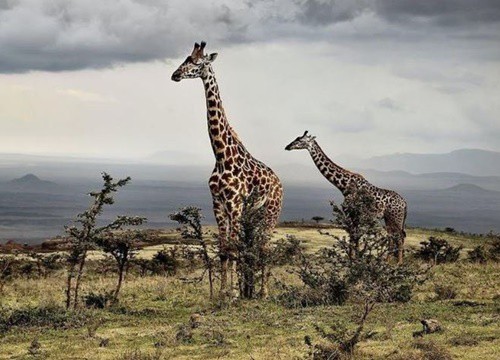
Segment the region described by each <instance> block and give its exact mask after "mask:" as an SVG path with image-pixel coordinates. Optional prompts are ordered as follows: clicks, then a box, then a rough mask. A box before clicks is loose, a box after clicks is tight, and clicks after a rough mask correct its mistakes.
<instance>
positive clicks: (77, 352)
mask: <svg viewBox="0 0 500 360" xmlns="http://www.w3.org/2000/svg"><path fill="white" fill-rule="evenodd" d="M181 210H182V209H181ZM309 225H310V224H309ZM309 225H308V226H309ZM323 225H324V224H321V225H318V228H320V229H321V233H319V232H318V231H317V230H316V229H313V228H311V227H304V228H301V227H291V228H279V229H278V234H274V236H273V238H272V239H271V240H270V243H269V244H270V247H269V250H270V252H269V254H268V256H269V258H268V259H269V261H270V264H271V266H272V267H273V272H272V273H273V275H272V278H271V281H270V283H269V290H270V299H268V300H260V299H259V300H256V299H254V300H240V301H238V302H237V303H235V304H233V305H232V306H225V307H220V306H219V304H218V303H217V302H213V301H209V297H210V284H209V279H208V277H207V276H206V275H207V273H206V266H205V263H204V260H203V256H202V254H203V249H202V246H201V244H200V242H199V241H197V240H193V238H190V239H188V238H187V237H186V238H184V239H180V238H179V236H178V235H177V237H175V234H173V235H172V237H171V238H169V242H170V244H168V245H154V246H148V247H146V248H142V249H137V250H134V251H133V252H135V253H136V255H135V256H133V257H132V258H131V259H130V258H129V259H130V261H129V265H128V266H125V268H127V267H128V271H127V270H126V271H125V272H126V273H127V275H126V281H125V282H123V283H122V286H121V290H120V302H119V303H114V301H113V299H114V292H115V291H116V285H117V277H118V274H119V269H118V267H117V262H116V260H115V259H114V258H113V257H111V256H108V257H104V256H103V255H104V253H103V252H102V251H96V250H91V251H89V253H88V254H87V261H86V273H85V277H86V279H88V280H86V281H84V282H82V283H81V291H80V292H81V293H82V294H83V296H82V297H81V298H82V299H83V300H82V301H81V303H82V304H81V305H82V306H79V307H77V308H76V309H73V307H71V308H70V309H68V310H66V309H65V307H63V306H60V305H58V304H63V302H64V297H65V294H64V293H63V291H61V289H63V288H65V272H64V271H63V269H59V268H58V266H60V265H58V264H60V263H59V262H58V261H56V262H55V264H56V265H55V268H54V269H50V270H47V271H45V270H42V271H40V270H39V266H38V261H41V259H40V260H38V259H37V255H36V256H34V255H33V254H31V255H28V254H27V253H20V254H18V255H12V254H11V255H3V256H1V257H0V260H1V261H0V263H1V264H4V262H3V261H5V257H7V258H9V259H10V260H11V261H12V260H13V261H12V262H10V264H11V266H10V269H11V271H10V273H9V274H10V275H8V276H7V277H6V281H5V282H4V289H3V293H2V294H1V295H0V348H1V349H2V351H0V359H2V358H6V359H7V358H24V357H29V358H50V359H56V360H59V359H60V360H62V359H66V358H94V357H95V356H99V358H100V359H104V360H106V359H171V358H175V359H218V358H219V359H226V358H227V359H241V358H243V359H244V358H252V359H269V358H287V359H288V358H290V359H293V358H297V359H300V358H314V359H322V358H324V359H327V358H329V359H332V358H334V357H332V356H337V355H338V356H339V358H342V359H344V358H345V357H346V356H347V355H348V354H346V349H348V348H349V346H351V345H350V344H354V346H353V348H354V349H356V351H355V354H354V355H353V356H351V358H353V359H358V358H359V359H368V358H370V359H374V360H382V359H392V360H403V359H405V360H412V359H415V360H424V359H450V358H453V359H459V360H475V359H496V354H497V353H498V351H499V350H500V333H499V332H498V327H497V325H496V324H497V320H498V316H497V314H498V308H499V305H498V304H499V301H498V298H499V297H498V291H499V290H498V289H499V288H500V280H499V279H498V276H497V275H496V274H497V273H498V271H499V270H500V269H499V264H498V263H497V262H496V261H494V260H493V259H491V258H490V259H489V260H488V261H486V262H485V263H482V262H470V261H469V259H465V258H464V259H459V260H457V261H455V262H438V263H437V264H435V265H434V266H432V268H431V269H430V271H429V273H428V276H427V277H428V280H427V281H426V282H424V283H417V284H416V285H414V284H412V282H411V281H410V283H408V284H405V282H404V281H403V283H401V282H399V280H397V281H395V282H392V281H391V282H389V283H390V284H392V285H391V286H389V288H387V287H386V286H387V285H388V284H386V283H385V282H384V281H381V280H382V279H394V277H393V275H394V276H396V275H397V274H398V272H396V274H394V273H393V272H392V270H391V271H389V270H388V269H389V268H391V267H393V266H395V267H397V266H396V265H395V264H393V263H392V262H390V263H387V262H386V261H383V262H378V260H376V259H377V256H373V257H368V258H365V255H369V254H370V252H371V254H378V250H377V249H379V247H381V249H383V248H384V247H385V245H383V242H382V238H380V239H379V240H380V242H379V241H378V240H377V238H376V237H375V238H374V239H375V241H373V242H372V243H371V245H370V246H369V247H367V248H366V249H365V247H364V239H363V237H361V238H360V241H359V242H358V245H359V249H358V250H357V251H356V249H352V251H351V254H352V259H351V260H349V261H350V263H351V265H355V266H354V268H353V269H352V270H349V267H348V266H347V265H346V266H344V267H341V268H339V267H338V266H339V265H335V264H334V262H336V261H338V260H339V259H343V260H342V261H344V262H345V263H346V264H348V263H349V261H348V260H347V259H349V257H348V256H347V255H346V254H348V253H349V249H350V248H351V247H352V245H353V243H352V242H350V241H349V237H348V235H346V232H344V231H343V230H341V229H339V228H336V227H330V228H325V227H324V226H323ZM212 229H213V228H212V227H208V229H206V230H203V236H204V239H206V241H207V249H208V251H207V253H208V255H209V256H211V257H212V258H214V259H218V258H217V255H216V252H215V251H214V250H213V249H212V248H211V241H210V240H211V235H210V231H211V230H212ZM119 233H120V232H116V233H115V234H116V235H118V234H119ZM327 233H328V234H329V235H328V234H327ZM207 234H208V235H207ZM208 236H210V238H208ZM431 236H433V237H437V238H443V239H445V240H446V241H447V242H448V244H449V245H450V246H452V247H454V248H456V247H463V248H464V249H466V251H470V250H472V249H474V247H476V246H477V245H478V241H483V240H484V241H485V248H484V250H485V252H486V254H487V255H488V256H490V255H489V254H491V251H492V249H493V248H494V239H495V238H494V236H489V237H484V238H483V237H481V238H479V237H475V236H471V235H466V234H460V233H453V234H451V233H445V232H444V231H441V232H439V231H428V230H423V229H409V230H408V237H407V246H409V247H412V246H417V245H418V244H419V242H421V241H422V239H426V238H429V237H431ZM160 237H161V236H160ZM339 239H340V241H339ZM367 239H368V238H367ZM333 244H335V246H333ZM339 244H341V245H339ZM372 247H373V248H372ZM370 248H371V250H369V249H370ZM321 249H323V250H321ZM325 249H326V250H325ZM16 251H17V252H19V251H18V250H16ZM464 252H465V251H464ZM56 254H61V253H52V254H50V253H49V254H43V255H44V256H52V255H56ZM342 254H343V256H340V255H342ZM362 259H364V260H362ZM334 260H335V261H334ZM427 263H428V260H422V259H420V258H418V257H414V258H413V259H411V261H408V262H407V264H405V266H416V267H423V268H425V267H427V266H428V265H427ZM29 264H31V266H29ZM379 265H380V266H382V268H383V269H385V270H383V271H382V270H380V271H378V270H377V271H375V270H374V269H377V266H379ZM42 266H43V265H42ZM307 266H309V268H308V269H307V268H306V267H307ZM385 266H387V267H388V268H387V269H386V268H385ZM314 269H316V270H317V271H318V272H316V273H315V272H314V271H313V270H314ZM325 269H326V270H325ZM335 269H337V270H340V271H341V272H344V274H342V275H341V276H340V275H339V274H335V273H334V272H335ZM354 269H355V270H354ZM386 270H387V271H389V272H387V271H386ZM398 271H399V270H398ZM204 272H205V276H202V275H203V273H204ZM301 272H304V273H303V274H302V273H301ZM304 274H308V277H304ZM348 274H350V275H349V276H348V277H347V275H348ZM387 274H393V275H391V276H390V277H386V275H387ZM403 278H404V277H403ZM193 279H194V280H195V281H190V280H193ZM306 279H307V281H310V284H311V285H306V284H305V281H304V280H306ZM396 279H398V277H397V276H396ZM334 280H335V281H334ZM338 280H341V281H338ZM218 281H219V279H218V278H217V276H214V284H213V285H214V286H217V285H218ZM336 281H337V282H336ZM405 281H409V280H408V278H405ZM314 283H315V287H314V286H312V285H313V284H314ZM365 283H367V285H365ZM339 284H340V285H339ZM397 284H400V285H401V286H399V285H397ZM403 285H404V286H403ZM407 285H408V286H407ZM381 289H386V290H384V291H383V292H382V294H381V293H380V292H379V290H381ZM325 294H331V296H332V297H331V298H330V299H328V300H327V301H325ZM334 296H336V298H334ZM364 299H370V301H369V302H365V301H364ZM374 299H375V300H374ZM366 304H368V306H370V307H369V308H366V307H365V306H366ZM83 305H84V306H83ZM311 305H321V306H311ZM298 307H300V308H298ZM367 310H368V311H367ZM365 314H366V315H365ZM422 319H436V320H437V321H439V323H440V324H442V328H443V330H442V331H438V332H434V333H431V334H427V333H423V331H422V325H421V321H422ZM360 326H362V327H361V330H359V329H360ZM415 333H422V335H421V336H422V338H419V337H417V338H415V339H413V338H412V336H414V334H415ZM356 334H359V335H356ZM356 337H357V341H351V340H352V339H353V338H354V340H356ZM304 338H306V339H307V340H306V342H304ZM34 340H36V342H35V345H34V346H33V347H32V344H33V342H34ZM30 349H32V353H33V354H32V353H31V352H30ZM464 349H466V350H467V351H464ZM348 352H349V351H347V353H348ZM96 354H97V355H96Z"/></svg>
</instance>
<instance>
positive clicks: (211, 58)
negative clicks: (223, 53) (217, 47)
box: [208, 53, 218, 62]
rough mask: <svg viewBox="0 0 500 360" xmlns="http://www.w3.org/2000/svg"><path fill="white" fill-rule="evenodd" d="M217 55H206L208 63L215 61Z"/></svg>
mask: <svg viewBox="0 0 500 360" xmlns="http://www.w3.org/2000/svg"><path fill="white" fill-rule="evenodd" d="M217 55H218V54H217V53H212V54H210V55H208V61H210V62H212V61H214V60H215V59H217Z"/></svg>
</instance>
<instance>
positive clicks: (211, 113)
mask: <svg viewBox="0 0 500 360" xmlns="http://www.w3.org/2000/svg"><path fill="white" fill-rule="evenodd" d="M201 79H202V80H203V86H204V87H205V97H206V102H207V121H208V134H209V137H210V143H211V144H212V149H213V151H214V155H215V159H216V161H218V162H219V161H223V160H224V158H225V157H227V156H234V155H235V154H236V153H237V151H238V148H240V149H244V146H243V144H242V143H241V140H240V139H239V138H238V135H237V134H236V132H235V131H234V130H233V129H232V128H231V125H229V122H228V121H227V118H226V114H225V112H224V108H223V107H222V100H221V97H220V93H219V86H218V85H217V80H216V79H215V74H214V71H213V69H212V67H211V66H209V67H208V69H207V73H206V75H204V76H202V77H201Z"/></svg>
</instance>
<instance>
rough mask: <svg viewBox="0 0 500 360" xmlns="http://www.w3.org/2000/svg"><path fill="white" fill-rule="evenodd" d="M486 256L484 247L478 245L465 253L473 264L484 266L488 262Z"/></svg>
mask: <svg viewBox="0 0 500 360" xmlns="http://www.w3.org/2000/svg"><path fill="white" fill-rule="evenodd" d="M488 255H489V254H488V252H487V251H486V248H485V247H484V245H478V246H476V247H475V248H474V249H472V250H471V251H469V252H468V253H467V259H468V260H469V261H470V262H473V263H479V264H485V263H486V262H487V261H488V257H489V256H488Z"/></svg>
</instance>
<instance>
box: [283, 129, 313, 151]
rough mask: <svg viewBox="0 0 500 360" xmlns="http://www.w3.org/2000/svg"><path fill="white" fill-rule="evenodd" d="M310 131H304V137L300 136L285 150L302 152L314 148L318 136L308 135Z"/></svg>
mask: <svg viewBox="0 0 500 360" xmlns="http://www.w3.org/2000/svg"><path fill="white" fill-rule="evenodd" d="M307 133H308V131H307V130H306V131H304V135H302V136H299V137H298V138H296V139H295V140H293V141H292V142H291V143H290V144H288V145H287V146H286V147H285V150H300V149H308V150H309V149H310V148H311V147H312V146H313V143H314V139H316V136H311V135H307Z"/></svg>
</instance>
